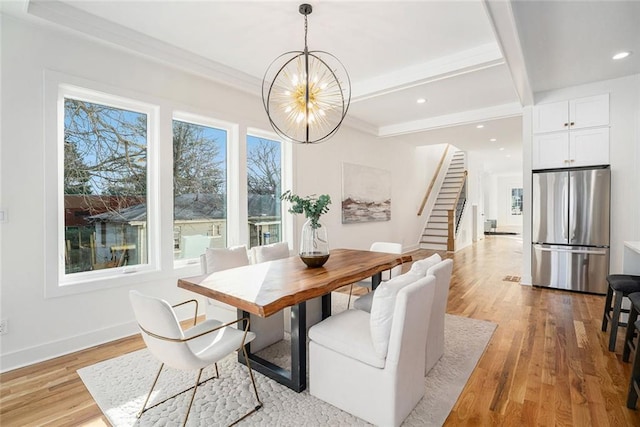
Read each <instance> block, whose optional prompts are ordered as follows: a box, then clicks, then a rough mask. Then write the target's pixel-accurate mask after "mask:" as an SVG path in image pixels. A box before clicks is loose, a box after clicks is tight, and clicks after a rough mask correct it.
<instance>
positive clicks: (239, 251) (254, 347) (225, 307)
mask: <svg viewBox="0 0 640 427" xmlns="http://www.w3.org/2000/svg"><path fill="white" fill-rule="evenodd" d="M200 262H201V266H202V273H203V274H209V273H213V272H216V271H221V270H226V269H229V268H235V267H242V266H244V265H249V257H248V255H247V248H246V246H244V245H241V246H234V247H231V248H224V249H220V248H207V249H206V251H205V253H204V254H203V255H202V256H201V257H200ZM238 286H242V283H238ZM206 313H207V319H217V320H220V321H222V322H225V323H226V322H231V321H233V320H235V319H237V318H238V310H237V308H235V307H233V306H231V305H229V304H225V303H223V302H220V301H216V300H213V299H210V298H207V310H206ZM250 318H251V330H252V331H253V332H255V333H256V339H255V340H254V341H253V343H252V344H251V351H252V352H256V351H259V350H261V349H263V348H265V347H268V346H270V345H272V344H274V343H276V342H278V341H280V340H282V339H283V338H284V314H283V313H282V311H279V312H277V313H275V314H273V315H271V316H269V317H266V318H264V317H260V316H256V315H254V314H252V315H251V316H250Z"/></svg>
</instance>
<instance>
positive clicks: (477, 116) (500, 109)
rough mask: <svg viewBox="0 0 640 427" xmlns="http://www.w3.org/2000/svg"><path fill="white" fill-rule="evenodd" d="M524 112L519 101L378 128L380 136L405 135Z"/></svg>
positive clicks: (517, 114)
mask: <svg viewBox="0 0 640 427" xmlns="http://www.w3.org/2000/svg"><path fill="white" fill-rule="evenodd" d="M521 114H522V106H521V105H520V103H519V102H514V103H510V104H502V105H496V106H493V107H487V108H481V109H478V110H469V111H464V112H461V113H453V114H446V115H443V116H438V117H430V118H427V119H421V120H414V121H411V122H405V123H399V124H394V125H389V126H381V127H380V128H379V129H378V136H380V137H389V136H397V135H405V134H408V133H415V132H422V131H425V130H432V129H439V128H444V127H451V126H460V125H466V124H469V123H476V122H482V121H485V120H494V119H502V118H506V117H514V116H519V115H521Z"/></svg>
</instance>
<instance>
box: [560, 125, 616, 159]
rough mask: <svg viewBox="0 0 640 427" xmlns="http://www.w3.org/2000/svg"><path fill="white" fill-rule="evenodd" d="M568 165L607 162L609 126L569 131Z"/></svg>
mask: <svg viewBox="0 0 640 427" xmlns="http://www.w3.org/2000/svg"><path fill="white" fill-rule="evenodd" d="M569 139H570V142H569V153H570V156H569V166H572V167H573V166H596V165H608V164H609V128H608V127H605V128H595V129H584V130H577V131H572V132H570V138H569Z"/></svg>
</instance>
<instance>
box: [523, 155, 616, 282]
mask: <svg viewBox="0 0 640 427" xmlns="http://www.w3.org/2000/svg"><path fill="white" fill-rule="evenodd" d="M532 190H533V209H532V229H531V242H532V244H533V248H532V263H531V270H532V276H533V285H534V286H546V287H550V288H558V289H568V290H572V291H580V292H590V293H597V294H605V293H606V292H607V282H606V277H607V274H609V228H610V224H609V208H610V194H611V170H610V169H609V168H608V167H600V168H580V169H558V170H546V171H534V172H533V189H532Z"/></svg>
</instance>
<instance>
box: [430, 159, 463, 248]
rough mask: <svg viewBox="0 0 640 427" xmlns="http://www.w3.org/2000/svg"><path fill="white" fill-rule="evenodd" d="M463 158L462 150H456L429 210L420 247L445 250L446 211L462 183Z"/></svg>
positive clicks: (453, 207)
mask: <svg viewBox="0 0 640 427" xmlns="http://www.w3.org/2000/svg"><path fill="white" fill-rule="evenodd" d="M464 173H465V158H464V152H462V151H456V152H455V153H454V155H453V158H452V159H451V163H450V164H449V169H448V170H447V174H446V175H445V178H444V181H443V183H442V187H441V188H440V193H439V194H438V198H437V199H436V203H435V205H434V206H433V210H432V211H431V216H430V217H429V221H428V222H427V226H426V227H425V229H424V231H423V232H422V238H421V239H420V248H422V249H433V250H436V251H446V250H447V233H448V225H447V211H448V210H450V209H455V208H456V207H455V206H454V203H455V201H456V197H457V195H458V193H459V192H460V187H461V186H462V185H463V183H464Z"/></svg>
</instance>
